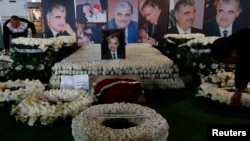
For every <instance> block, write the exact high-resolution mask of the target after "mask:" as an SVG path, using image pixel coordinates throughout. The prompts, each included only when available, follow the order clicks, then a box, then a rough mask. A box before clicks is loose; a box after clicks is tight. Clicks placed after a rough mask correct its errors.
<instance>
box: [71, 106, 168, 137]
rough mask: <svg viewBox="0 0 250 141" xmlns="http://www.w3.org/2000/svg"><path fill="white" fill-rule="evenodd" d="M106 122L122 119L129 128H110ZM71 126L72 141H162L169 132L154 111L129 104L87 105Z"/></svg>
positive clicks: (162, 120) (162, 119)
mask: <svg viewBox="0 0 250 141" xmlns="http://www.w3.org/2000/svg"><path fill="white" fill-rule="evenodd" d="M110 119H112V120H113V121H114V119H124V120H126V121H127V122H125V123H127V124H129V123H132V125H133V126H130V127H125V128H113V127H112V126H110V125H108V124H107V123H108V121H111V120H110ZM116 125H120V123H119V122H118V123H117V124H116ZM71 127H72V134H73V136H74V140H75V141H96V140H101V141H118V140H124V141H125V140H129V141H166V140H167V137H168V129H169V126H168V123H167V121H166V120H165V119H164V118H163V117H162V116H161V115H160V114H158V113H157V112H156V111H155V110H153V109H151V108H149V107H145V106H141V105H139V104H132V103H113V104H100V105H95V106H91V107H89V108H88V109H86V110H85V111H83V112H81V113H80V114H79V115H78V116H76V117H75V118H74V119H73V120H72V125H71Z"/></svg>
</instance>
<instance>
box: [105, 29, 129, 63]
mask: <svg viewBox="0 0 250 141" xmlns="http://www.w3.org/2000/svg"><path fill="white" fill-rule="evenodd" d="M111 31H112V32H110V33H108V34H107V32H109V31H108V30H105V31H104V32H106V33H104V41H103V44H102V59H125V41H124V39H125V38H124V30H120V31H119V30H116V31H117V32H114V31H113V30H111ZM105 34H106V35H105Z"/></svg>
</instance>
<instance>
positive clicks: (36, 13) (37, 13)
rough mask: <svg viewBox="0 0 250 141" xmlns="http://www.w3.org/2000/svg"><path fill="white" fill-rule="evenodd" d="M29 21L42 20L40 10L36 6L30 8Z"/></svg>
mask: <svg viewBox="0 0 250 141" xmlns="http://www.w3.org/2000/svg"><path fill="white" fill-rule="evenodd" d="M30 17H31V21H41V20H42V11H41V9H38V8H33V9H31V12H30Z"/></svg>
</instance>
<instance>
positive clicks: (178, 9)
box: [168, 0, 203, 34]
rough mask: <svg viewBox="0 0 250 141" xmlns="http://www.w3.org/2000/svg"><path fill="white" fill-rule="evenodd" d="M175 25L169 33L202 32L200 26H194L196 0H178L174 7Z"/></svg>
mask: <svg viewBox="0 0 250 141" xmlns="http://www.w3.org/2000/svg"><path fill="white" fill-rule="evenodd" d="M173 16H174V21H175V25H174V26H172V27H171V28H170V29H169V30H168V33H177V34H190V33H202V32H203V31H202V30H201V29H199V28H196V27H194V23H195V20H196V7H195V1H194V0H178V1H177V2H176V3H175V5H174V9H173Z"/></svg>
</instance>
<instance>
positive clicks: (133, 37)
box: [108, 0, 138, 43]
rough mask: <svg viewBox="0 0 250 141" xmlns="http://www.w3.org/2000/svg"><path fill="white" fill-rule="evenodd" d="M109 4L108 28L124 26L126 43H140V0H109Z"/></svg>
mask: <svg viewBox="0 0 250 141" xmlns="http://www.w3.org/2000/svg"><path fill="white" fill-rule="evenodd" d="M108 6H109V10H108V28H109V29H121V28H124V29H125V31H126V32H125V41H126V43H138V0H127V1H124V0H109V1H108Z"/></svg>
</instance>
